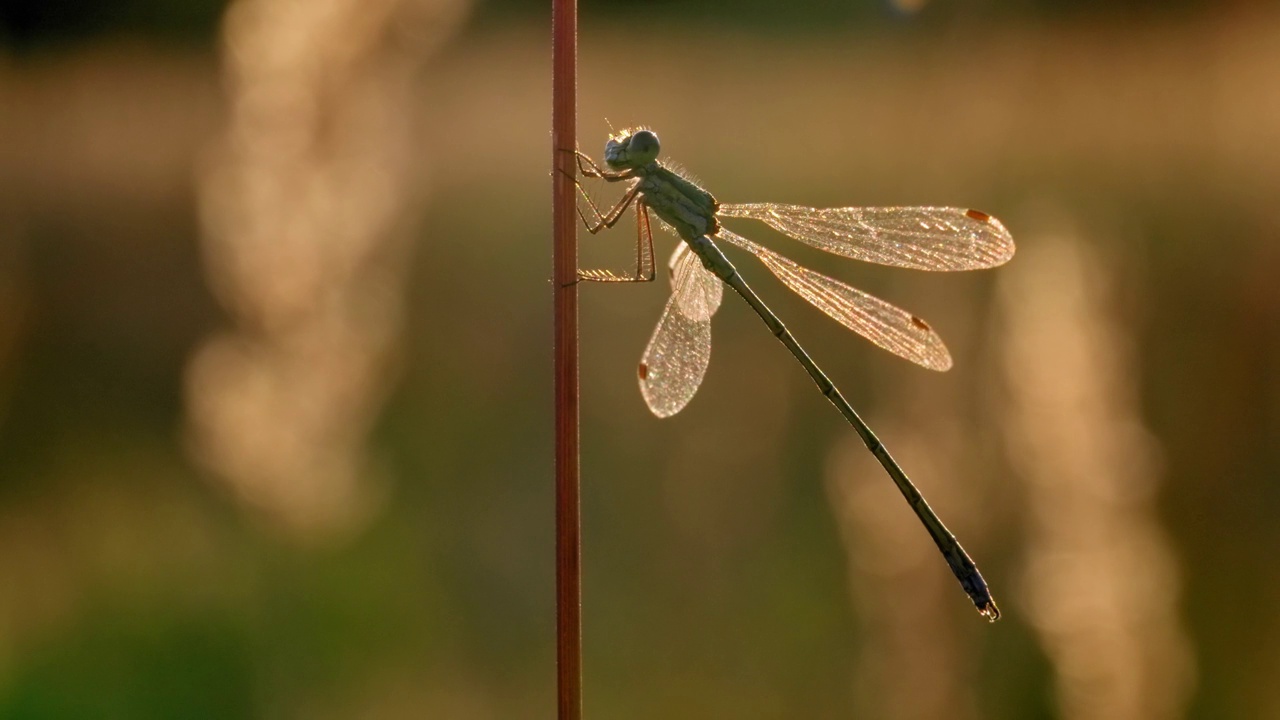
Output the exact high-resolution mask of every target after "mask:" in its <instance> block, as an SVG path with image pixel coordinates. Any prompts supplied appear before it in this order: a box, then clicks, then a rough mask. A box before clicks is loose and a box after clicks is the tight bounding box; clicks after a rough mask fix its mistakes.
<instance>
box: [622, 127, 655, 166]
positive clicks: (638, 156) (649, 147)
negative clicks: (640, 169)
mask: <svg viewBox="0 0 1280 720" xmlns="http://www.w3.org/2000/svg"><path fill="white" fill-rule="evenodd" d="M660 147H661V146H660V144H659V143H658V135H657V134H656V133H654V132H653V131H651V130H641V131H639V132H637V133H636V134H634V135H632V136H631V140H630V141H629V142H628V143H627V154H628V155H629V156H630V159H631V161H632V162H635V163H637V164H643V163H648V162H651V161H653V160H657V159H658V150H659V148H660Z"/></svg>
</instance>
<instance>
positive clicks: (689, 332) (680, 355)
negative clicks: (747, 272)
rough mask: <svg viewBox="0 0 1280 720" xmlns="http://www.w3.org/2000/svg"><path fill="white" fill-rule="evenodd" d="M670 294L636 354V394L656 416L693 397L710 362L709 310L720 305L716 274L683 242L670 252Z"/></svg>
mask: <svg viewBox="0 0 1280 720" xmlns="http://www.w3.org/2000/svg"><path fill="white" fill-rule="evenodd" d="M670 268H671V285H672V292H671V299H670V300H669V301H667V307H666V309H664V310H663V311H662V317H661V318H660V319H659V320H658V327H657V328H655V329H654V331H653V337H651V338H650V339H649V345H648V347H646V348H645V349H644V355H643V356H642V357H641V358H640V368H639V376H640V394H641V395H643V396H644V401H645V403H647V404H648V405H649V409H650V410H651V411H653V414H654V415H657V416H658V417H670V416H672V415H675V414H676V413H678V412H680V411H681V410H683V409H684V406H685V405H688V404H689V401H690V400H692V399H693V395H694V393H696V392H698V386H699V385H701V384H702V378H703V376H704V375H706V374H707V365H708V364H709V363H710V362H711V316H712V315H714V314H715V311H716V309H717V308H719V307H720V300H721V298H722V297H723V294H724V289H723V288H722V287H721V286H720V279H719V278H717V277H716V276H715V275H712V274H711V273H710V272H708V271H707V270H706V269H705V268H704V267H702V262H701V261H700V260H699V259H698V256H697V255H695V254H694V253H693V252H690V251H689V248H688V246H687V245H685V244H684V243H683V242H682V243H680V246H679V247H678V248H676V251H675V253H674V254H673V255H672V256H671V263H670Z"/></svg>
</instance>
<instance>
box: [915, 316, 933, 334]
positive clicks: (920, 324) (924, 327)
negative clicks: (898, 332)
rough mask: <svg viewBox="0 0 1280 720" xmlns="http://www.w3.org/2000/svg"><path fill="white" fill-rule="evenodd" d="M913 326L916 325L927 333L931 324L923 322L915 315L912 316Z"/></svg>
mask: <svg viewBox="0 0 1280 720" xmlns="http://www.w3.org/2000/svg"><path fill="white" fill-rule="evenodd" d="M911 324H912V325H915V326H916V327H917V328H920V329H921V330H923V331H925V332H929V323H927V322H925V321H923V320H921V319H920V318H918V317H916V316H915V315H912V316H911Z"/></svg>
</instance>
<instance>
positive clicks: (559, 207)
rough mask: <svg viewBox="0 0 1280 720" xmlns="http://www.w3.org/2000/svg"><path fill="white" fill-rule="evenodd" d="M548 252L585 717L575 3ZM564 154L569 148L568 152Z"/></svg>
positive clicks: (557, 43) (570, 638) (563, 19)
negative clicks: (553, 298)
mask: <svg viewBox="0 0 1280 720" xmlns="http://www.w3.org/2000/svg"><path fill="white" fill-rule="evenodd" d="M551 25H552V31H551V32H552V47H551V66H552V75H553V76H552V83H551V94H552V97H551V145H552V148H551V162H552V163H553V165H554V167H555V168H556V169H557V170H558V172H553V173H552V174H551V177H552V181H551V182H552V193H553V200H552V202H553V207H552V224H553V233H554V236H553V242H554V248H553V251H552V257H553V263H554V266H555V267H554V271H553V276H554V282H552V284H551V286H552V292H553V293H554V295H555V301H554V310H555V321H554V326H555V330H554V332H555V397H556V401H555V402H556V460H555V462H556V465H555V469H556V695H557V698H558V703H557V705H558V714H557V717H558V718H559V720H581V717H582V547H581V528H582V523H581V521H580V519H579V514H580V502H579V462H578V286H577V283H576V280H577V278H578V236H577V230H578V226H577V222H576V219H575V216H576V213H577V204H576V201H577V195H576V188H577V185H576V183H575V171H576V168H575V167H574V165H575V163H574V155H573V151H576V150H577V147H578V142H577V108H578V106H577V81H578V77H577V73H578V68H577V62H578V7H577V0H552V6H551ZM566 150H567V151H569V152H566Z"/></svg>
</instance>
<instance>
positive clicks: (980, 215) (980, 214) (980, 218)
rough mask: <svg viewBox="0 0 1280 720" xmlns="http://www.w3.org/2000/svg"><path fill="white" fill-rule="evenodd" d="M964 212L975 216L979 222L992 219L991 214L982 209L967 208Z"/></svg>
mask: <svg viewBox="0 0 1280 720" xmlns="http://www.w3.org/2000/svg"><path fill="white" fill-rule="evenodd" d="M964 214H965V215H967V216H969V217H971V218H973V219H974V220H977V221H978V222H987V221H988V220H990V219H991V216H990V215H988V214H986V213H984V212H982V211H981V210H965V211H964Z"/></svg>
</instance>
